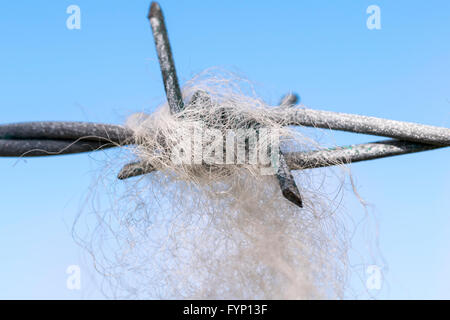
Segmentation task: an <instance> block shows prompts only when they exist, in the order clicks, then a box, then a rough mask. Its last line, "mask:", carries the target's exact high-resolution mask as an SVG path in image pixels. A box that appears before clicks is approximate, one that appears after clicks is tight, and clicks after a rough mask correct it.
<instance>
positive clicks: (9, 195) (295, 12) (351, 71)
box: [0, 0, 450, 298]
mask: <svg viewBox="0 0 450 320" xmlns="http://www.w3.org/2000/svg"><path fill="white" fill-rule="evenodd" d="M160 3H161V6H162V8H163V10H164V12H165V16H166V21H167V24H168V28H169V34H170V38H171V42H172V48H173V51H174V55H175V59H176V66H177V69H178V74H179V77H180V80H181V82H184V81H186V80H188V79H189V78H190V77H191V76H192V75H194V74H195V73H197V72H199V71H202V70H203V69H206V68H208V67H212V66H222V67H225V68H230V69H233V70H238V71H239V72H240V73H242V74H243V75H245V76H246V77H248V78H249V79H250V80H252V81H254V82H256V83H257V84H258V85H261V86H263V88H265V90H264V91H263V92H264V98H266V99H267V100H268V101H269V102H272V103H276V101H277V100H278V99H279V97H280V96H282V95H283V94H284V93H285V92H287V91H289V90H293V91H296V92H298V93H300V95H301V96H302V102H303V103H304V104H305V105H307V106H309V107H314V108H322V109H326V110H332V111H341V112H349V113H360V114H365V115H372V116H379V117H385V118H392V119H397V120H405V121H415V122H421V123H425V124H431V125H437V126H445V127H450V82H449V75H450V41H449V39H450V2H449V1H447V0H440V1H438V0H435V1H413V0H408V1H403V0H402V1H399V0H398V1H382V0H371V1H365V0H359V1H355V0H351V1H350V0H346V1H331V0H329V1H280V2H278V3H277V2H274V1H261V0H258V1H250V0H246V1H193V0H190V1H161V2H160ZM71 4H76V5H78V6H79V7H80V8H81V30H68V29H67V28H66V19H67V17H68V14H67V13H66V8H67V7H68V6H69V5H71ZM371 4H376V5H378V6H379V7H380V8H381V26H382V29H381V30H368V29H367V27H366V19H367V17H368V15H367V14H366V8H367V7H368V6H369V5H371ZM148 7H149V1H137V0H136V1H113V2H111V1H100V0H97V1H87V0H73V1H62V0H60V1H50V0H45V1H44V0H40V1H9V2H5V1H3V2H2V4H1V5H0V39H1V44H0V46H1V50H0V75H1V76H0V92H1V94H0V106H1V113H0V122H1V123H9V122H19V121H31V120H69V121H76V120H81V121H101V122H107V123H122V122H123V121H124V119H125V118H126V116H127V115H129V114H130V113H132V112H133V111H142V110H147V111H152V110H154V107H155V106H156V105H157V104H158V103H160V102H161V101H163V99H164V90H163V86H162V82H161V76H160V71H159V67H158V63H157V60H156V53H155V49H154V44H153V40H152V36H151V31H150V28H149V25H148V21H147V19H146V13H147V10H148ZM335 139H336V141H337V142H338V143H340V144H348V143H359V142H363V141H374V140H376V139H377V138H376V137H368V136H355V135H351V134H342V133H340V134H337V135H336V136H335ZM95 158H96V159H102V155H101V154H100V155H96V156H95ZM449 160H450V150H448V149H444V150H437V151H431V152H426V153H422V154H414V155H407V156H401V157H395V158H390V159H383V160H376V161H371V162H365V163H359V164H354V165H352V171H353V174H354V176H355V177H356V179H357V185H358V187H359V190H360V192H361V195H362V196H363V197H364V198H365V199H366V200H367V201H369V202H370V203H371V204H373V205H374V210H373V211H374V212H375V214H376V215H377V216H378V221H379V224H380V234H379V240H380V249H381V252H382V254H383V256H384V258H385V260H386V264H387V266H388V268H389V270H388V272H387V274H386V279H385V281H384V286H383V290H382V291H381V292H380V293H375V295H376V296H377V297H379V298H380V297H381V298H450V274H449V270H450V202H449V194H450V170H449V165H448V163H449ZM96 166H97V163H96V161H93V160H92V157H91V156H89V155H86V154H84V155H74V156H63V157H59V158H58V157H55V158H41V159H29V160H26V161H24V160H20V161H17V160H15V159H0V177H1V180H2V183H1V185H0V243H1V245H0V298H92V297H101V295H100V294H99V292H98V290H96V287H95V285H94V284H90V279H89V278H88V274H89V273H90V272H89V267H88V265H89V263H88V262H86V261H84V260H83V259H82V250H81V249H80V248H79V247H77V245H76V244H75V243H74V241H73V239H72V237H71V235H70V228H71V225H72V223H73V218H74V216H75V215H76V213H77V212H78V210H79V207H80V201H81V199H82V195H83V194H84V193H85V192H86V191H87V189H88V187H89V186H90V183H91V173H92V171H95V170H96ZM349 206H350V212H351V210H352V209H355V210H360V209H356V207H355V208H353V205H352V204H350V205H349ZM72 264H78V265H80V266H82V290H80V291H70V290H68V289H67V288H66V278H67V275H66V273H65V271H66V268H67V267H68V266H69V265H72ZM386 270H387V269H386ZM84 271H86V272H84Z"/></svg>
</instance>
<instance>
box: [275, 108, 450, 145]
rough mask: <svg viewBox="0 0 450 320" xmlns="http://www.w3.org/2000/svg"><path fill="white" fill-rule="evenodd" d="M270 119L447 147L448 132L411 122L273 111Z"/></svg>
mask: <svg viewBox="0 0 450 320" xmlns="http://www.w3.org/2000/svg"><path fill="white" fill-rule="evenodd" d="M270 117H271V118H272V119H273V120H275V121H277V122H279V123H284V124H286V125H301V126H307V127H315V128H325V129H332V130H340V131H348V132H354V133H363V134H369V135H376V136H383V137H388V138H394V139H398V140H404V141H411V142H417V143H424V144H433V145H438V146H450V129H448V128H443V127H435V126H428V125H423V124H418V123H412V122H403V121H396V120H388V119H382V118H376V117H367V116H361V115H356V114H347V113H339V112H332V111H321V110H313V109H303V108H302V109H296V108H288V109H280V108H276V110H274V111H273V113H272V114H271V115H270Z"/></svg>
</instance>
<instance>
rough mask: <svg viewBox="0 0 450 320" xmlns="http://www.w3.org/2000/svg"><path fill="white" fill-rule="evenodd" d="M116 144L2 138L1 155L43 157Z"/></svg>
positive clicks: (109, 146) (111, 146) (87, 150)
mask: <svg viewBox="0 0 450 320" xmlns="http://www.w3.org/2000/svg"><path fill="white" fill-rule="evenodd" d="M116 146H117V145H116V144H114V143H108V142H99V141H97V142H96V141H76V142H75V141H71V140H38V139H33V140H11V139H8V140H6V139H0V157H42V156H52V155H63V154H74V153H82V152H91V151H97V150H101V149H107V148H113V147H116Z"/></svg>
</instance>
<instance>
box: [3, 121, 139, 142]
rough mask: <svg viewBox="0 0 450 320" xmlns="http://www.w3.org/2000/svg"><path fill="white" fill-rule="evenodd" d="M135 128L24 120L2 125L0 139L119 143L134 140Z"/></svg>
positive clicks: (87, 123) (88, 123)
mask: <svg viewBox="0 0 450 320" xmlns="http://www.w3.org/2000/svg"><path fill="white" fill-rule="evenodd" d="M133 136H134V133H133V130H131V129H128V128H125V127H123V126H119V125H111V124H99V123H90V122H52V121H43V122H24V123H13V124H3V125H0V139H6V140H7V139H16V140H19V139H25V140H29V139H40V140H45V139H49V140H72V142H73V141H76V140H80V139H82V140H83V141H96V142H111V143H115V144H118V145H124V144H129V143H131V142H132V141H134V138H133Z"/></svg>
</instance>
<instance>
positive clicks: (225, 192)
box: [75, 72, 349, 299]
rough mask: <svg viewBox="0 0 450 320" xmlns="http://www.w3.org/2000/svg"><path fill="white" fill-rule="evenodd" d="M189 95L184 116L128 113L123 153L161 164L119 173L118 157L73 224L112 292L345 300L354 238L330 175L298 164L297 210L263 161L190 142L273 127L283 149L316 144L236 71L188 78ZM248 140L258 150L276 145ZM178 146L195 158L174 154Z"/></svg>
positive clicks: (162, 109)
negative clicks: (131, 136)
mask: <svg viewBox="0 0 450 320" xmlns="http://www.w3.org/2000/svg"><path fill="white" fill-rule="evenodd" d="M249 88H250V89H249ZM199 92H200V93H206V94H202V95H200V96H198V95H197V93H199ZM199 97H200V98H199ZM183 98H184V101H185V105H186V108H185V110H184V111H182V112H181V113H179V114H176V115H172V114H170V112H169V107H168V105H167V104H165V105H162V106H161V107H160V108H159V109H158V110H157V111H156V112H154V113H152V114H151V115H146V114H143V113H139V114H135V115H132V116H131V117H130V118H129V119H128V121H127V126H128V127H129V128H131V129H133V130H134V132H135V135H136V140H137V141H138V144H137V145H136V147H133V148H131V150H130V149H125V148H123V149H122V151H121V155H123V157H124V159H125V160H126V161H128V162H129V161H130V153H131V154H133V157H134V158H135V159H134V160H137V161H140V162H141V163H143V164H145V166H148V167H152V168H154V171H153V172H151V173H149V174H147V175H144V176H140V177H137V178H132V179H129V180H124V181H115V180H114V179H115V174H116V172H115V171H112V170H117V161H118V159H119V156H118V155H116V154H114V157H113V159H112V161H111V166H109V167H108V168H107V171H106V173H105V172H103V173H102V175H101V176H102V177H101V179H99V180H98V181H96V182H95V188H93V189H92V190H91V193H90V195H89V197H90V199H89V201H87V202H85V203H86V206H90V208H88V207H86V208H84V210H83V212H84V214H83V215H81V216H80V217H79V219H78V220H77V223H76V225H75V230H76V232H75V234H76V236H77V239H78V240H79V241H80V242H81V243H82V244H83V246H84V247H85V248H87V249H88V250H89V252H90V253H91V254H92V257H93V259H94V262H95V266H96V268H97V270H98V271H99V272H100V273H101V274H102V275H104V278H103V279H104V280H105V282H104V290H105V292H106V293H107V294H108V295H110V296H113V297H120V298H193V299H199V298H201V299H323V298H325V299H328V298H332V299H333V298H343V297H344V291H345V288H346V285H347V283H348V281H347V278H348V247H349V237H348V232H347V231H346V228H345V225H344V223H343V221H342V219H341V218H340V217H339V214H338V208H339V204H340V199H341V198H340V196H341V192H340V191H341V188H339V187H340V186H338V190H337V191H336V192H334V194H333V193H331V194H330V193H329V192H326V191H325V189H326V188H325V187H326V185H327V176H326V174H322V176H321V177H319V176H318V175H317V174H315V175H313V174H312V173H311V171H296V172H294V175H295V178H296V181H297V185H298V186H299V188H300V192H301V194H302V196H303V201H304V208H299V207H297V206H295V205H294V204H292V203H291V202H289V201H287V200H286V199H285V198H284V197H283V196H282V194H281V191H280V188H279V185H278V182H277V180H276V178H275V176H274V175H273V174H267V171H263V170H262V169H264V168H265V169H267V168H270V166H267V163H266V164H265V165H261V163H256V164H255V163H252V162H251V161H250V156H249V155H247V156H246V158H245V161H243V162H241V163H238V164H236V163H234V164H233V163H226V161H224V162H225V163H223V164H221V163H217V161H216V162H214V161H207V158H206V157H205V150H209V151H211V150H213V152H212V153H211V154H213V155H214V156H219V158H220V157H221V154H220V152H221V150H223V146H224V143H222V142H221V143H220V144H219V147H217V143H216V145H214V143H215V142H213V141H215V140H212V139H209V138H210V137H206V138H205V137H203V139H202V140H201V144H200V145H197V147H193V148H191V147H192V145H193V144H194V143H193V142H192V141H191V140H189V139H185V138H186V137H192V136H193V133H194V132H196V131H197V130H198V131H199V132H204V128H209V129H214V130H215V131H214V130H213V133H219V135H220V136H225V135H226V134H227V133H228V132H230V131H236V130H239V129H257V130H261V129H262V128H266V129H270V130H271V132H277V137H279V138H280V141H281V142H280V148H281V150H311V149H314V148H316V147H318V145H317V143H316V142H314V141H313V140H312V139H310V138H308V137H306V136H304V135H302V134H301V133H300V130H297V129H294V128H291V127H286V126H284V125H283V124H282V123H279V122H275V121H272V120H271V119H270V117H269V116H268V114H269V112H270V111H271V110H273V108H274V107H270V106H268V105H267V104H265V103H264V102H263V101H262V100H260V99H259V98H257V96H256V94H255V93H254V92H253V91H252V90H251V86H250V85H248V83H246V82H245V81H242V79H238V78H236V77H234V76H233V75H231V76H230V74H227V75H223V74H219V75H218V74H217V73H216V74H213V75H212V74H211V73H210V72H206V73H202V74H201V75H199V76H197V77H195V78H194V79H192V80H191V81H189V82H188V83H187V84H186V85H185V86H184V88H183ZM285 107H286V108H287V107H289V106H279V108H285ZM202 130H203V131H202ZM194 135H195V134H194ZM186 141H188V142H186ZM219 141H220V139H219ZM183 143H184V144H183ZM180 144H181V146H182V148H181V149H180V148H179V147H180ZM244 144H245V148H246V150H247V152H248V153H250V151H251V150H253V151H255V148H256V149H258V148H262V147H264V148H267V145H269V141H268V140H267V141H265V142H264V143H261V144H251V143H249V141H248V140H245V141H244ZM261 146H262V147H261ZM177 148H178V150H182V153H183V157H184V159H185V160H186V159H188V160H192V161H193V162H192V163H186V162H182V161H181V162H180V161H175V160H174V154H173V152H172V151H173V150H174V149H177ZM191 149H192V150H191ZM189 150H190V151H189ZM130 151H131V152H130ZM209 151H208V152H209ZM227 151H228V149H227ZM256 151H257V153H258V152H260V150H256ZM259 154H264V152H262V153H261V152H260V153H259ZM178 156H180V154H178ZM226 156H227V155H226V154H223V156H222V159H225V158H226ZM195 159H197V160H198V159H200V162H196V161H195ZM205 159H206V160H205ZM230 159H232V160H233V161H236V158H235V157H233V158H230ZM178 160H179V159H178ZM216 160H217V158H216ZM328 170H331V169H328ZM322 172H323V171H322ZM342 174H345V173H344V171H342ZM105 177H106V178H105ZM318 181H319V182H318ZM103 188H104V189H103ZM99 190H102V191H101V192H100V191H99ZM96 191H97V192H96ZM82 217H84V218H85V219H84V220H83V219H82ZM82 221H83V222H84V223H82Z"/></svg>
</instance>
